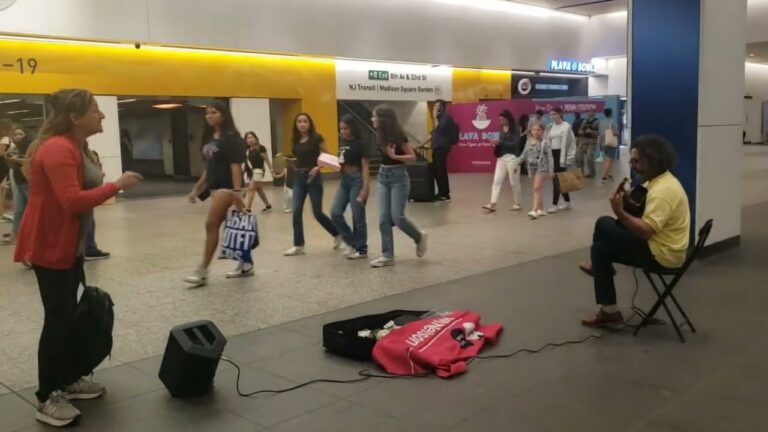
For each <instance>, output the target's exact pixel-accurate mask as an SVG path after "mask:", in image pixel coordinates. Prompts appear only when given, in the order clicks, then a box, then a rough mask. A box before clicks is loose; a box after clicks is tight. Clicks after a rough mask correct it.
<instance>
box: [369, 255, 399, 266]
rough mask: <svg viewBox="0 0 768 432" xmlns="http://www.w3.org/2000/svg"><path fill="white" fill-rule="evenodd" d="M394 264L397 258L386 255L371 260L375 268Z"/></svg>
mask: <svg viewBox="0 0 768 432" xmlns="http://www.w3.org/2000/svg"><path fill="white" fill-rule="evenodd" d="M393 265H395V260H394V259H392V258H387V257H384V256H383V257H379V258H376V259H375V260H373V261H371V267H374V268H381V267H389V266H393Z"/></svg>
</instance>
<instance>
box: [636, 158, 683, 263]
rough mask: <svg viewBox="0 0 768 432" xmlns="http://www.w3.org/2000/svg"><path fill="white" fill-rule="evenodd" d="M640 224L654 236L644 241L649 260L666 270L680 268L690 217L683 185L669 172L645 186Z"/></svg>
mask: <svg viewBox="0 0 768 432" xmlns="http://www.w3.org/2000/svg"><path fill="white" fill-rule="evenodd" d="M645 187H646V188H647V189H648V195H647V197H646V201H645V213H643V220H644V221H645V222H646V223H648V225H650V226H651V228H653V230H654V231H655V232H656V234H654V235H653V237H651V239H650V240H648V245H649V246H650V248H651V252H652V253H653V256H654V257H655V258H656V261H658V262H659V264H661V265H663V266H664V267H667V268H677V267H680V266H682V265H683V263H684V262H685V258H686V255H687V253H688V240H689V237H690V230H691V213H690V210H689V208H688V195H686V194H685V189H683V185H681V184H680V182H679V181H678V180H677V178H676V177H675V176H673V175H672V173H670V172H669V171H667V172H665V173H664V174H662V175H660V176H658V177H656V178H655V179H653V180H651V181H650V182H648V183H646V184H645Z"/></svg>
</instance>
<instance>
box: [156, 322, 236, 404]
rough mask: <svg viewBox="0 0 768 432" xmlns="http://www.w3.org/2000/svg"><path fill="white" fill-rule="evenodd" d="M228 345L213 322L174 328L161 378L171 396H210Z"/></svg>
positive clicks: (194, 323) (188, 324) (162, 366)
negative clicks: (225, 347)
mask: <svg viewBox="0 0 768 432" xmlns="http://www.w3.org/2000/svg"><path fill="white" fill-rule="evenodd" d="M226 344H227V338H225V337H224V335H222V334H221V332H220V331H219V329H218V328H217V327H216V325H215V324H213V323H212V322H211V321H207V320H206V321H195V322H191V323H186V324H181V325H178V326H176V327H174V328H172V329H171V334H170V336H168V345H166V347H165V354H163V363H162V364H161V365H160V373H159V374H158V376H159V377H160V381H162V382H163V384H164V385H165V388H166V389H168V391H169V392H170V393H171V396H173V397H194V396H202V395H205V394H207V393H209V392H210V391H211V390H212V389H213V378H214V376H215V375H216V368H218V366H219V357H220V356H221V353H222V352H223V351H224V346H225V345H226Z"/></svg>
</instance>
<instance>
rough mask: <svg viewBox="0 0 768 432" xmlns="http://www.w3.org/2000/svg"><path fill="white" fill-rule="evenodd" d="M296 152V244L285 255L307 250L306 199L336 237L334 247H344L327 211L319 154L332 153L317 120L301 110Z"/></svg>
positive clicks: (296, 127) (295, 128)
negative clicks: (305, 231) (318, 130)
mask: <svg viewBox="0 0 768 432" xmlns="http://www.w3.org/2000/svg"><path fill="white" fill-rule="evenodd" d="M292 144H293V155H294V156H295V157H296V161H295V162H294V167H295V168H296V170H295V172H296V175H295V177H294V181H293V247H292V248H290V249H288V250H287V251H285V253H284V254H283V255H285V256H294V255H303V254H304V219H303V215H302V213H303V210H304V201H306V200H307V195H309V200H310V201H311V202H312V213H313V214H314V215H315V219H317V221H318V222H319V223H320V225H322V226H323V228H325V230H326V231H328V234H330V235H331V236H333V237H334V239H335V242H334V247H333V248H334V249H338V248H339V247H341V243H342V238H341V236H340V235H339V231H338V230H337V229H336V227H335V226H334V225H333V222H331V219H330V218H329V217H328V216H326V215H325V214H324V213H323V178H322V177H321V176H320V167H319V166H318V164H317V158H318V157H319V156H320V152H324V153H328V150H327V149H326V147H325V141H324V140H323V136H322V135H320V134H318V133H317V131H316V130H315V123H314V122H313V121H312V117H310V116H309V114H307V113H299V114H298V115H297V116H296V119H295V120H294V122H293V139H292Z"/></svg>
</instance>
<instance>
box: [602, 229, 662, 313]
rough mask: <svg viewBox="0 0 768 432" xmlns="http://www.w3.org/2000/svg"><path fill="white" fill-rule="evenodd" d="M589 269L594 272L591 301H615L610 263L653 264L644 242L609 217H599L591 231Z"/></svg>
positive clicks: (609, 302) (607, 303)
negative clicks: (593, 291)
mask: <svg viewBox="0 0 768 432" xmlns="http://www.w3.org/2000/svg"><path fill="white" fill-rule="evenodd" d="M591 254H592V271H593V272H594V275H595V301H596V302H597V304H600V305H615V304H616V286H615V285H614V282H613V275H614V273H615V270H614V268H613V263H618V264H625V265H628V266H632V267H641V268H642V267H652V266H657V265H658V264H657V263H656V260H655V259H654V257H653V254H652V253H651V249H650V247H648V242H647V241H645V240H643V239H641V238H639V237H637V236H635V235H634V234H632V233H631V232H630V231H629V230H627V229H626V228H624V227H623V226H622V225H621V224H620V223H619V221H617V220H616V219H614V218H612V217H608V216H603V217H601V218H600V219H598V220H597V222H596V223H595V232H594V234H592V250H591Z"/></svg>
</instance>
